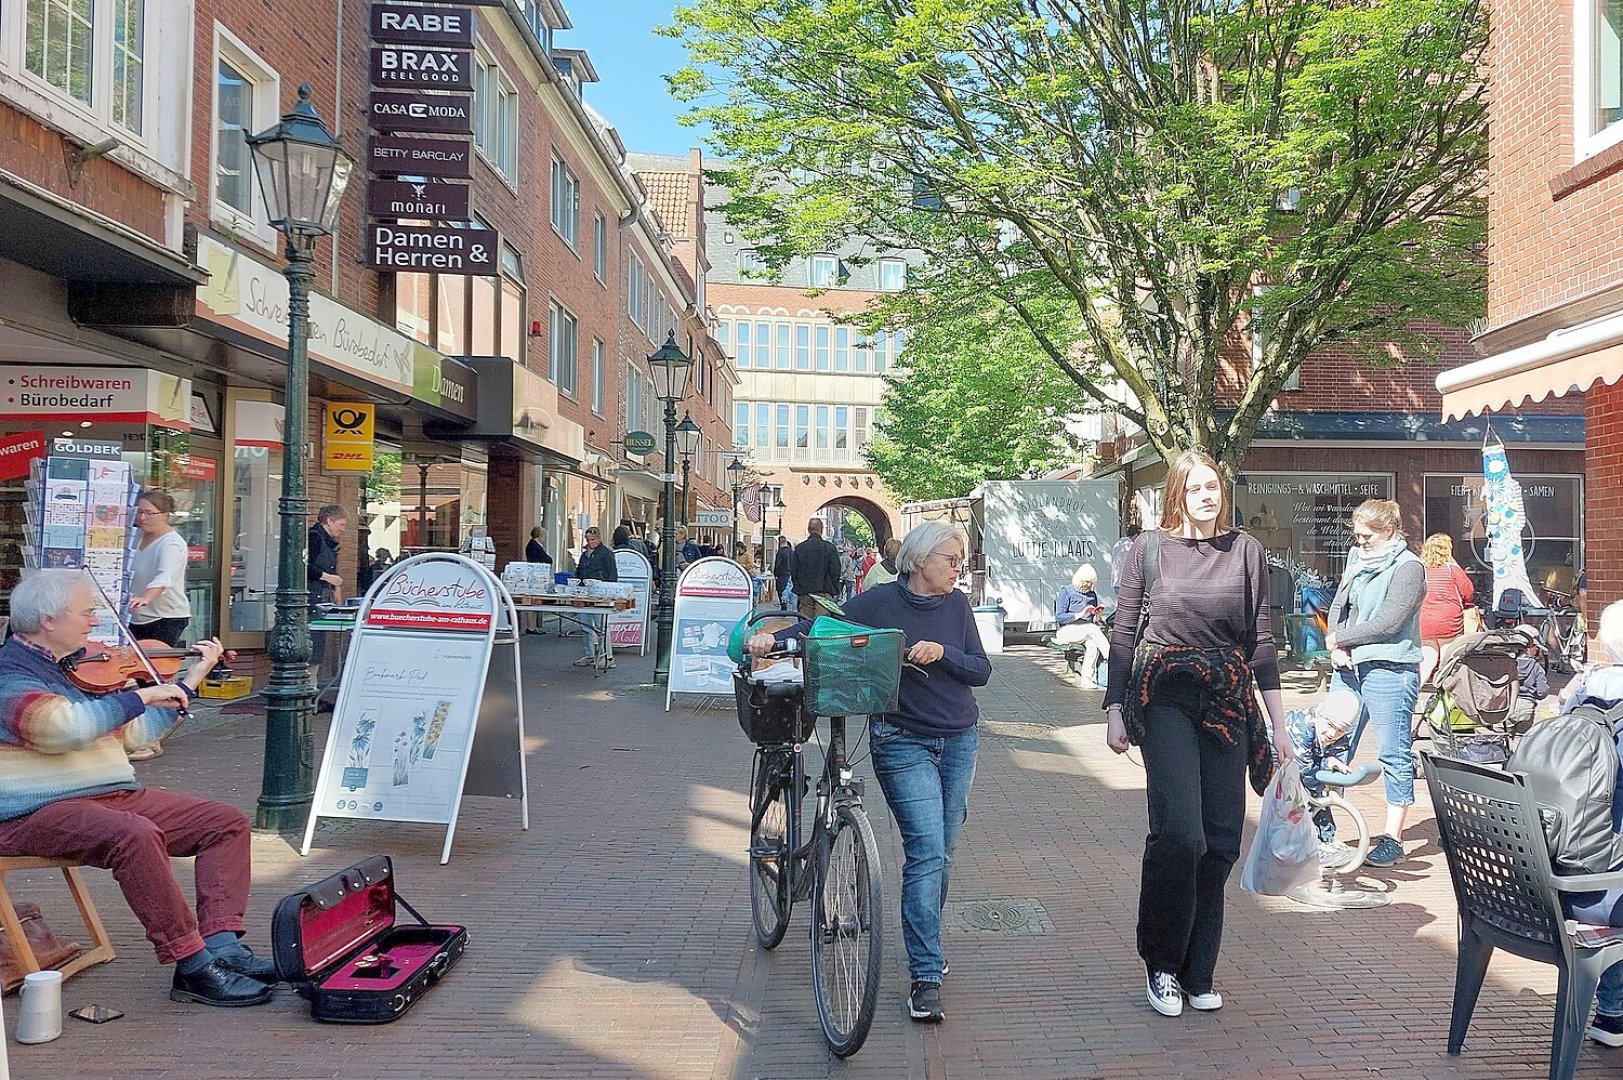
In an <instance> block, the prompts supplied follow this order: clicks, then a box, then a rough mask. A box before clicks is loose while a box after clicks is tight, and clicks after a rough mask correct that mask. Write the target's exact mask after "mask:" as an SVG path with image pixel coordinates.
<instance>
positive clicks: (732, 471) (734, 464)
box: [727, 454, 744, 558]
mask: <svg viewBox="0 0 1623 1080" xmlns="http://www.w3.org/2000/svg"><path fill="white" fill-rule="evenodd" d="M727 475H728V476H729V477H730V478H731V479H732V483H733V546H732V548H731V549H730V550H729V551H728V552H727V557H728V558H736V557H737V556H738V492H739V490H740V489H741V488H742V487H743V486H744V462H743V461H742V460H741V459H740V458H739V457H738V455H737V454H734V455H733V460H732V461H730V462H728V464H727Z"/></svg>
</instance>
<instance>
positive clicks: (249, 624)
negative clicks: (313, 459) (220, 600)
mask: <svg viewBox="0 0 1623 1080" xmlns="http://www.w3.org/2000/svg"><path fill="white" fill-rule="evenodd" d="M233 453H234V455H235V459H236V460H235V466H236V469H235V474H234V482H233V484H232V493H231V502H232V508H233V510H232V519H233V520H234V521H235V522H236V526H237V531H236V536H235V537H234V538H233V542H232V545H231V576H230V587H231V603H230V610H229V619H230V626H231V629H232V630H239V631H250V632H252V631H258V632H265V631H268V630H270V628H271V625H272V624H273V623H274V622H275V621H276V582H277V569H278V568H277V558H278V552H279V551H280V546H281V542H282V519H281V516H280V514H279V513H278V512H277V506H278V503H279V502H280V501H281V498H282V454H281V451H280V450H273V449H271V448H270V447H266V446H244V445H241V444H240V443H239V444H238V445H237V447H236V448H235V450H234V451H233Z"/></svg>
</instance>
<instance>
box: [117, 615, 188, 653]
mask: <svg viewBox="0 0 1623 1080" xmlns="http://www.w3.org/2000/svg"><path fill="white" fill-rule="evenodd" d="M191 621H192V620H191V619H189V618H185V619H153V620H152V621H151V622H144V623H131V624H130V631H131V632H132V633H133V634H135V636H136V637H138V638H145V639H150V640H152V641H161V642H163V643H164V644H165V645H168V646H169V647H170V648H174V649H178V648H180V647H181V645H183V644H185V640H184V639H185V634H186V625H187V624H188V623H190V622H191Z"/></svg>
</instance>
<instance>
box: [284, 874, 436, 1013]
mask: <svg viewBox="0 0 1623 1080" xmlns="http://www.w3.org/2000/svg"><path fill="white" fill-rule="evenodd" d="M397 905H398V906H399V907H402V908H405V910H406V911H407V912H408V913H409V914H410V915H411V916H412V918H414V919H415V920H417V921H416V922H415V923H407V924H405V925H401V924H400V923H397V922H396V921H395V908H396V906H397ZM467 947H468V931H467V929H466V928H465V927H461V926H445V925H435V924H432V923H430V922H429V921H428V920H427V919H425V918H423V917H422V916H421V915H419V914H418V913H417V910H416V909H415V908H413V907H412V906H411V905H410V904H408V903H406V901H405V900H403V899H401V897H400V896H399V894H397V893H396V892H395V877H394V864H393V863H392V862H391V861H390V859H389V857H388V856H387V855H374V856H372V857H371V858H369V859H365V860H363V861H361V862H358V863H356V864H355V865H354V866H351V867H350V868H349V869H347V870H341V871H339V872H338V873H336V874H334V875H332V876H331V877H329V878H324V879H323V880H321V881H318V882H316V883H315V884H314V885H311V886H310V887H309V888H307V889H301V890H300V891H298V892H296V893H293V894H292V895H290V896H286V897H283V898H282V900H281V902H280V903H278V904H277V905H276V913H275V915H273V916H272V918H271V950H272V952H273V953H274V954H275V958H276V973H277V974H278V975H279V976H281V977H282V978H283V979H285V980H287V981H288V982H290V983H292V984H293V985H294V986H295V987H297V988H298V991H299V993H300V995H302V996H303V997H305V998H307V999H309V1001H310V1015H311V1016H313V1017H315V1018H316V1019H317V1020H324V1021H326V1022H328V1023H333V1024H386V1023H388V1022H389V1021H391V1020H396V1019H399V1018H400V1017H401V1016H402V1015H403V1014H404V1013H405V1012H406V1010H407V1009H409V1008H411V1007H412V1005H414V1004H416V1002H417V1001H418V999H420V998H421V997H422V996H423V995H424V994H425V993H427V992H428V989H429V987H431V986H433V985H434V984H435V983H437V982H439V980H440V978H441V976H443V975H444V974H445V973H446V972H447V971H449V970H451V967H452V966H453V965H454V964H455V963H456V962H457V961H458V960H460V959H461V958H462V953H463V951H464V950H466V949H467Z"/></svg>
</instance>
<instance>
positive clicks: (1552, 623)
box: [1539, 589, 1589, 675]
mask: <svg viewBox="0 0 1623 1080" xmlns="http://www.w3.org/2000/svg"><path fill="white" fill-rule="evenodd" d="M1544 591H1545V592H1547V593H1549V595H1550V613H1549V615H1547V616H1546V617H1545V619H1544V625H1543V626H1541V627H1539V649H1540V651H1541V652H1542V653H1543V654H1544V656H1543V660H1544V668H1545V670H1546V671H1548V672H1549V673H1550V674H1552V675H1554V674H1563V675H1571V674H1574V673H1576V672H1578V671H1580V670H1582V668H1583V666H1584V663H1585V662H1586V661H1587V660H1588V659H1589V634H1588V630H1589V628H1588V626H1586V625H1585V623H1584V617H1583V613H1582V612H1580V611H1579V610H1578V609H1577V608H1576V607H1574V606H1573V604H1572V600H1573V594H1572V593H1568V592H1562V591H1561V590H1560V589H1545V590H1544Z"/></svg>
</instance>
